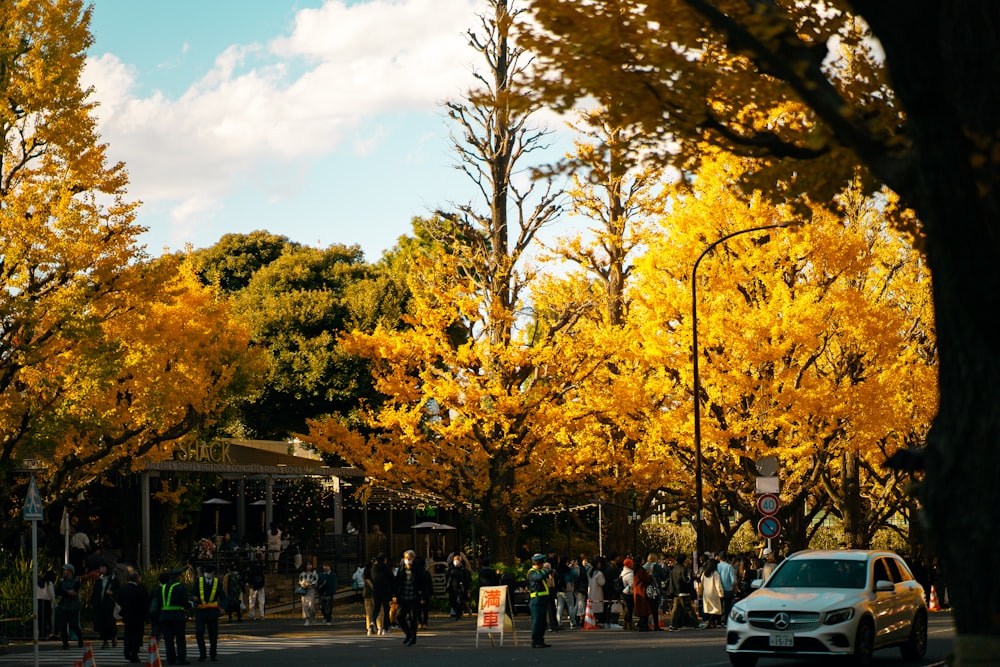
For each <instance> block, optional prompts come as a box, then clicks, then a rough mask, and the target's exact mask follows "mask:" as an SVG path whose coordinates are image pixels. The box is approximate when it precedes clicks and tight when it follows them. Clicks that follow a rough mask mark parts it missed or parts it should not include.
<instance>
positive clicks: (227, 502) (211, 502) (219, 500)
mask: <svg viewBox="0 0 1000 667" xmlns="http://www.w3.org/2000/svg"><path fill="white" fill-rule="evenodd" d="M232 504H233V501H231V500H226V499H225V498H209V499H208V500H206V501H205V502H203V503H202V505H211V506H213V507H214V508H215V534H216V535H218V534H219V506H221V505H232Z"/></svg>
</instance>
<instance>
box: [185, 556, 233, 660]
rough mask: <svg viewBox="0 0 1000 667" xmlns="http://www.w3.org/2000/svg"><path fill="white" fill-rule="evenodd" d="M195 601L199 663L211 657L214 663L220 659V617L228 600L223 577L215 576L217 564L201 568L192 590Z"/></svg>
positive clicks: (205, 565) (195, 625)
mask: <svg viewBox="0 0 1000 667" xmlns="http://www.w3.org/2000/svg"><path fill="white" fill-rule="evenodd" d="M191 598H192V600H193V601H194V605H195V607H194V636H195V639H196V640H197V642H198V661H199V662H205V658H206V657H211V658H212V662H215V661H216V660H218V659H219V654H218V648H219V616H221V615H222V609H221V608H220V607H227V606H228V600H227V598H226V592H225V589H224V587H223V586H222V579H221V577H217V576H216V575H215V564H214V563H205V564H204V565H202V566H201V576H200V577H198V578H197V579H195V580H194V587H193V588H192V590H191ZM206 630H207V631H208V647H207V650H206V646H205V631H206Z"/></svg>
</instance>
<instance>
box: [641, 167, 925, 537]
mask: <svg viewBox="0 0 1000 667" xmlns="http://www.w3.org/2000/svg"><path fill="white" fill-rule="evenodd" d="M748 166H752V163H749V162H748V161H741V160H736V159H732V158H728V159H727V158H725V157H721V156H717V157H716V158H715V159H714V160H712V161H706V162H705V163H704V166H703V168H702V169H701V170H700V171H699V172H698V173H697V177H696V178H695V179H694V185H693V188H692V190H691V192H690V193H688V194H685V195H683V196H679V197H678V198H677V199H676V201H675V202H674V206H673V208H672V211H671V213H670V215H669V216H667V218H666V219H665V234H664V237H663V239H662V240H661V241H660V242H658V243H656V244H654V245H652V246H651V248H650V251H649V253H647V255H646V256H645V258H644V261H643V262H642V264H641V267H642V268H641V270H640V278H639V280H638V281H637V282H638V287H639V289H638V290H637V296H636V305H635V308H634V310H633V313H634V315H635V317H636V318H637V320H638V321H639V322H641V323H642V324H641V326H642V328H643V330H644V331H645V332H646V335H645V336H644V339H645V340H646V341H647V348H648V350H649V352H650V355H651V359H650V363H651V364H659V365H663V366H666V367H670V368H676V369H677V371H678V374H679V377H680V380H681V382H682V383H683V384H684V385H685V386H686V387H688V392H689V393H688V398H687V400H686V401H685V403H684V405H682V406H677V408H678V409H681V410H683V411H684V414H685V415H686V417H687V420H686V424H685V428H684V430H683V431H682V432H680V433H678V434H677V436H678V437H677V441H678V447H677V448H676V449H675V451H676V453H677V455H678V456H679V458H680V459H681V461H682V462H683V463H684V464H685V466H686V467H687V469H688V470H692V469H693V462H694V461H693V455H694V450H693V436H692V431H693V409H692V404H691V400H692V396H691V393H690V392H691V388H692V387H693V386H694V382H693V364H692V363H691V361H690V351H691V342H692V321H693V313H692V310H691V305H692V304H691V298H692V296H691V279H692V275H691V274H692V267H693V265H694V262H695V259H696V258H697V257H698V256H699V255H700V254H701V253H702V252H703V251H705V250H706V249H707V248H708V247H709V245H710V244H711V243H713V242H714V241H716V240H717V239H720V238H722V237H724V236H725V235H727V234H730V233H733V232H739V231H740V230H745V229H751V228H754V227H762V226H768V225H777V224H781V223H783V222H784V221H787V220H789V217H788V216H789V215H790V214H789V212H788V211H787V210H784V211H783V210H781V209H780V208H777V207H774V206H772V205H771V204H769V203H768V202H767V201H766V200H764V199H763V198H762V197H760V196H757V197H753V198H750V199H749V200H747V199H746V198H745V197H742V196H739V195H738V194H737V192H738V190H737V189H736V188H735V187H734V184H735V182H736V181H738V180H739V178H740V177H741V174H742V170H743V169H745V168H747V167H748ZM893 210H894V202H893V201H892V198H891V197H882V198H875V199H870V198H865V197H862V196H861V195H860V194H859V193H858V191H857V190H856V189H849V190H847V191H845V193H843V194H842V195H841V196H840V197H839V198H838V200H837V202H835V205H834V206H831V207H829V208H824V207H819V206H814V207H813V212H812V216H811V220H810V221H809V222H808V223H807V224H804V225H801V226H799V227H784V228H782V227H779V228H777V229H769V230H765V231H760V232H755V233H748V234H738V235H737V236H735V237H734V238H731V239H730V240H729V241H727V242H725V243H724V244H720V245H718V246H717V247H716V248H715V249H714V250H713V251H712V252H711V253H710V254H708V255H706V256H705V257H704V262H703V263H702V264H701V265H700V268H699V270H698V272H697V274H696V276H695V279H696V280H697V286H698V292H697V294H698V301H697V304H696V313H697V318H698V322H697V326H698V351H699V362H700V363H699V367H700V386H701V394H700V395H699V397H698V400H700V401H701V404H702V410H701V412H702V418H701V431H702V437H701V442H702V450H703V458H704V463H703V477H704V481H705V496H706V507H708V508H709V509H710V511H709V512H708V517H707V530H708V531H709V538H710V540H709V542H710V544H709V546H710V547H715V548H721V547H724V546H725V545H726V542H727V538H728V536H731V534H732V532H733V530H735V528H736V527H737V526H738V525H739V524H740V523H743V522H745V521H746V520H748V519H750V518H752V517H754V515H755V511H754V504H753V500H754V491H755V487H754V478H755V476H756V474H757V473H756V470H755V468H754V462H755V461H756V460H757V459H759V458H761V457H763V456H767V455H773V456H776V457H777V458H778V459H779V461H780V462H781V484H782V488H781V498H782V502H783V505H784V508H783V511H782V513H781V515H780V516H781V518H782V519H783V520H785V524H786V528H785V535H784V536H783V539H785V540H787V541H788V542H789V543H790V544H791V545H792V546H793V547H796V548H802V547H805V546H807V544H808V536H809V530H810V529H811V527H813V526H814V525H815V524H814V523H813V522H811V521H810V520H809V519H810V518H816V517H819V518H823V517H824V516H825V514H826V513H830V514H833V515H836V516H838V517H839V518H840V519H842V520H843V523H844V532H845V542H846V543H848V544H852V545H858V546H864V545H866V544H867V543H868V542H869V541H870V539H871V537H872V535H873V533H874V531H875V530H876V529H877V528H878V527H881V526H883V525H884V524H885V523H886V520H887V518H888V517H889V516H891V515H892V514H893V513H894V512H902V511H904V510H906V509H907V507H908V503H909V499H908V498H907V496H906V494H905V484H904V483H903V480H901V479H900V478H899V477H898V475H897V474H896V473H895V472H893V471H890V470H888V469H887V468H885V466H884V462H885V459H886V458H887V456H889V455H891V454H893V453H894V452H895V451H897V450H899V449H901V448H906V447H909V446H911V445H913V444H916V443H920V442H922V440H923V438H924V437H925V436H926V433H927V429H928V428H929V426H930V420H931V416H932V415H933V414H934V410H935V409H936V405H937V393H936V374H937V358H936V353H935V347H934V334H933V326H932V323H931V309H930V287H929V280H928V275H927V270H926V267H925V265H924V263H923V261H922V258H921V257H920V256H919V254H918V253H916V252H915V251H914V250H913V249H912V247H911V246H910V245H909V243H908V241H907V240H906V239H904V238H902V237H901V235H900V234H899V233H898V232H895V231H894V230H893V228H892V227H891V226H890V225H889V224H888V223H887V218H889V217H891V215H892V214H893ZM667 331H669V332H670V333H669V335H667V334H665V332H667ZM864 469H867V470H868V471H869V473H868V474H867V475H865V476H864V479H861V478H860V477H859V474H860V471H861V470H864ZM847 471H853V472H852V473H848V472H847ZM723 508H726V509H728V512H727V511H723ZM730 514H732V515H733V516H734V517H735V521H734V522H731V521H730Z"/></svg>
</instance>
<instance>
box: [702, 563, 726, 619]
mask: <svg viewBox="0 0 1000 667" xmlns="http://www.w3.org/2000/svg"><path fill="white" fill-rule="evenodd" d="M718 564H719V563H718V561H716V560H715V559H714V558H709V559H708V560H707V561H706V562H705V567H704V568H703V569H702V571H701V575H700V576H699V577H698V582H699V584H700V585H699V591H700V593H699V594H700V595H701V606H702V611H703V612H704V614H705V618H704V619H703V620H702V622H701V625H699V626H698V627H699V628H716V627H718V626H719V625H720V624H721V623H722V597H723V595H724V593H723V591H722V578H721V577H720V576H719V568H718Z"/></svg>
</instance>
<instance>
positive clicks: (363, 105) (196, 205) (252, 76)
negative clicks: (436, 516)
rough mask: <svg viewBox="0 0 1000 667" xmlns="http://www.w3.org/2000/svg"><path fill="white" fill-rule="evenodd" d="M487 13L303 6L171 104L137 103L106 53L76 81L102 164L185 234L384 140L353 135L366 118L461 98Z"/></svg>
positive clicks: (381, 2) (447, 2)
mask: <svg viewBox="0 0 1000 667" xmlns="http://www.w3.org/2000/svg"><path fill="white" fill-rule="evenodd" d="M483 7H484V5H482V3H479V2H476V1H475V0H399V1H388V0H374V1H372V2H367V3H362V4H355V5H351V6H350V7H348V6H347V5H345V3H344V2H342V1H330V2H327V3H325V4H324V5H323V6H322V7H320V8H319V9H307V10H302V11H300V12H299V13H298V14H297V15H296V18H295V21H294V25H293V28H292V30H291V33H290V34H286V35H278V36H276V37H275V38H274V39H272V40H271V41H270V42H269V43H267V44H266V45H262V44H234V45H232V46H230V47H229V48H228V49H226V50H225V51H223V52H222V53H220V54H218V56H217V57H216V59H215V62H214V65H213V67H212V68H211V70H210V71H209V72H208V73H207V74H206V75H205V76H203V77H202V78H201V79H200V80H199V81H196V82H194V83H192V85H191V86H190V87H189V88H188V89H187V90H186V91H185V92H184V93H183V94H182V95H181V96H180V97H179V98H177V99H170V98H168V97H167V96H165V95H164V94H162V93H159V92H156V93H153V94H151V95H149V96H148V97H139V96H137V95H136V93H135V91H136V89H137V86H136V82H137V80H138V77H141V76H142V75H143V73H142V72H139V71H137V70H136V69H135V68H134V67H133V66H131V65H129V64H127V63H124V62H122V60H121V59H120V58H118V57H116V56H115V55H113V54H105V55H102V56H100V57H94V58H90V59H89V60H88V63H87V68H86V71H85V75H84V76H85V85H87V84H90V85H93V86H94V87H95V90H96V99H97V100H98V101H99V102H100V103H101V105H100V107H99V109H98V117H99V121H100V131H101V134H102V136H103V138H104V140H105V141H107V142H108V143H109V145H110V150H109V152H110V157H111V159H113V160H124V161H125V162H126V163H127V164H128V166H129V172H130V176H131V180H132V188H131V190H132V192H133V194H134V196H136V197H137V198H140V199H142V200H144V201H145V202H147V203H155V202H160V203H161V204H164V205H166V206H169V207H170V209H171V218H172V219H173V220H174V221H175V222H176V223H178V224H179V225H180V226H181V229H182V230H183V229H185V228H187V227H188V226H189V225H194V224H197V223H198V221H200V220H202V219H203V218H204V217H206V216H210V215H211V214H212V213H213V211H216V210H218V207H219V206H220V202H221V201H222V200H223V198H224V197H225V196H226V195H227V194H229V193H231V192H233V191H234V190H235V189H236V188H237V187H239V186H240V184H241V183H245V182H246V181H247V180H253V181H254V182H258V181H259V182H260V184H261V187H262V189H267V188H273V189H270V190H267V191H266V192H265V193H264V194H265V196H267V197H272V198H274V197H280V196H281V195H282V194H283V192H285V191H287V186H288V183H287V180H283V179H280V178H278V179H275V181H276V182H275V184H274V185H273V186H271V185H270V182H271V179H269V178H268V177H267V176H266V174H267V173H268V172H269V171H275V172H277V173H281V172H282V171H283V170H286V169H287V168H288V165H293V164H294V165H295V167H296V168H301V167H302V165H303V164H308V162H309V160H311V159H314V158H316V157H318V156H322V155H327V154H330V153H333V152H337V151H341V150H342V151H345V152H350V151H352V150H355V151H357V150H362V151H371V150H372V149H373V146H374V145H375V144H377V142H378V141H380V140H381V136H382V135H381V134H377V133H376V134H371V133H368V134H367V135H366V136H363V137H354V136H352V132H353V131H354V130H355V128H357V127H358V126H359V125H360V123H361V121H362V120H365V119H370V118H372V117H373V116H378V115H380V114H385V113H391V112H399V111H427V110H432V109H436V108H437V106H438V105H439V103H440V102H441V101H442V100H443V99H446V98H453V97H456V96H458V95H460V94H461V92H462V91H463V90H464V89H466V88H467V87H468V86H469V85H471V83H472V80H471V78H470V76H469V69H470V66H469V64H468V63H470V62H472V61H473V60H474V58H475V54H474V52H473V51H472V50H471V49H469V47H468V45H467V43H466V40H465V38H464V37H463V34H464V33H465V31H467V30H468V29H469V28H473V27H477V26H478V19H477V18H476V13H477V12H479V11H481V10H482V9H483ZM345 139H349V140H350V143H348V144H347V145H345ZM262 174H263V175H262ZM182 233H183V231H182Z"/></svg>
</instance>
